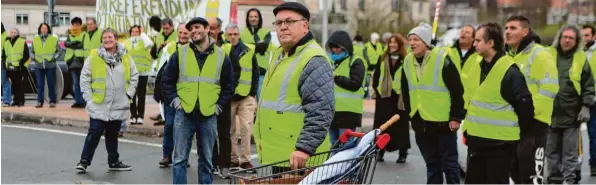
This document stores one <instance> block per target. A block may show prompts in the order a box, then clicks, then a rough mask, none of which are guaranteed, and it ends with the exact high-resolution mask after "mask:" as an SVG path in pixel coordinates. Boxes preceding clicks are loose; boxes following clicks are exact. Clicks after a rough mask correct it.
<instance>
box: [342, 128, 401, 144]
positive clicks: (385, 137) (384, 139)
mask: <svg viewBox="0 0 596 185" xmlns="http://www.w3.org/2000/svg"><path fill="white" fill-rule="evenodd" d="M362 136H364V133H362V132H354V131H352V130H351V129H346V131H344V133H342V134H341V136H339V141H340V142H341V143H343V144H345V143H347V142H348V141H349V140H350V138H351V137H362ZM390 140H391V136H389V134H381V135H378V136H377V137H376V144H377V147H379V148H380V149H385V146H386V145H387V143H389V141H390Z"/></svg>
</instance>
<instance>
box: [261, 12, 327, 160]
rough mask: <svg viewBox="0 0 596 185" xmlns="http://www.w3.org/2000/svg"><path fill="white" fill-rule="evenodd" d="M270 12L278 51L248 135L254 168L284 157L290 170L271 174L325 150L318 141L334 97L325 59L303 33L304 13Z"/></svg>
mask: <svg viewBox="0 0 596 185" xmlns="http://www.w3.org/2000/svg"><path fill="white" fill-rule="evenodd" d="M273 14H275V22H273V25H274V26H275V29H276V31H277V37H278V39H279V42H280V44H281V47H280V48H278V49H277V50H276V51H274V53H273V56H272V58H271V64H270V66H269V70H268V71H267V74H266V75H265V80H264V82H263V87H262V90H261V98H260V99H259V101H260V102H259V105H258V109H257V110H258V112H257V121H256V123H255V125H254V137H255V142H256V144H257V151H258V155H259V161H260V164H271V163H275V162H278V161H283V160H288V159H290V164H289V165H290V166H277V167H276V168H274V169H273V170H274V172H275V171H276V170H278V171H285V170H288V168H289V167H291V168H293V169H295V168H300V167H304V166H305V163H306V161H307V160H308V158H309V157H310V156H312V155H313V154H315V153H316V152H319V151H324V150H329V142H328V141H327V142H324V140H326V136H327V131H328V129H329V126H330V125H331V121H332V120H333V114H334V111H335V99H334V91H333V88H334V83H333V70H332V68H331V61H330V60H329V59H328V58H327V54H326V51H325V50H324V49H323V48H322V47H321V46H320V45H319V44H317V42H316V40H315V39H314V37H313V35H312V33H311V32H310V31H309V30H308V29H309V22H308V21H309V18H310V12H309V11H308V9H306V7H304V6H303V5H302V4H299V3H295V2H287V3H284V4H282V5H279V6H278V7H276V8H275V9H274V10H273ZM309 165H311V163H309Z"/></svg>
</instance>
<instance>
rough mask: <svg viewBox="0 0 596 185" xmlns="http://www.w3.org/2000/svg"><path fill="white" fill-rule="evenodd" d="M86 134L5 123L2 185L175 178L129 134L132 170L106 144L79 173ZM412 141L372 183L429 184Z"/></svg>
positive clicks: (125, 150) (155, 147)
mask: <svg viewBox="0 0 596 185" xmlns="http://www.w3.org/2000/svg"><path fill="white" fill-rule="evenodd" d="M85 134H86V131H85V130H83V129H78V128H69V127H57V126H49V125H20V124H19V125H13V124H7V123H2V136H1V139H2V141H1V144H2V149H4V150H2V168H3V169H5V170H3V171H2V176H1V177H2V181H1V183H45V184H47V183H50V184H57V183H68V184H74V183H96V184H104V183H109V184H131V183H134V184H169V183H171V182H172V177H171V170H170V169H169V168H159V167H158V166H157V161H158V160H159V159H161V147H160V145H161V144H160V143H161V141H160V138H149V137H141V136H131V135H128V136H127V137H126V138H125V139H121V140H120V143H119V152H120V156H121V160H122V161H124V162H125V163H126V164H129V165H132V166H133V170H132V171H129V172H108V171H107V164H106V162H107V161H106V160H107V154H106V150H105V146H104V144H100V145H99V147H98V149H97V152H96V154H95V158H94V161H93V165H92V166H90V167H89V168H88V172H87V173H86V174H77V173H76V172H75V170H74V167H75V165H76V163H77V162H78V160H79V156H80V153H81V149H82V145H83V140H84V135H85ZM412 135H413V134H412ZM584 135H585V133H584ZM586 137H587V136H586ZM412 139H413V138H412ZM412 141H414V140H412ZM101 143H103V142H101ZM412 145H413V147H414V148H413V149H412V150H411V151H410V156H409V157H408V162H407V163H406V164H396V163H394V161H395V160H396V159H397V155H396V154H395V153H388V154H386V156H385V159H386V161H385V162H384V163H378V165H377V169H376V175H375V179H374V180H373V183H375V184H384V183H391V184H412V183H416V184H421V183H425V176H426V175H425V165H424V161H423V159H422V157H421V156H420V152H419V151H418V149H417V147H416V146H415V142H412ZM253 151H254V150H253ZM460 156H465V148H464V147H463V146H462V147H461V148H460ZM460 158H461V159H462V160H463V159H464V158H463V157H460ZM191 159H192V161H193V162H192V163H191V165H192V167H191V168H190V169H189V171H188V177H189V183H196V182H197V179H196V178H197V176H196V174H197V172H196V160H197V158H196V155H191ZM256 162H257V161H256V160H253V163H255V164H256ZM583 169H584V175H583V176H584V180H583V181H582V183H590V184H594V183H596V178H593V179H590V178H589V176H588V173H587V172H588V171H587V169H588V165H587V164H584V166H583ZM215 179H216V183H227V181H224V180H222V179H220V178H215ZM586 179H588V180H589V181H588V180H586Z"/></svg>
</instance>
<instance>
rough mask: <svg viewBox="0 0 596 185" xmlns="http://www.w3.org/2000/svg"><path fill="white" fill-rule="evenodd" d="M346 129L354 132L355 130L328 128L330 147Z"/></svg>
mask: <svg viewBox="0 0 596 185" xmlns="http://www.w3.org/2000/svg"><path fill="white" fill-rule="evenodd" d="M347 129H351V130H352V131H356V128H330V129H329V141H331V146H333V144H335V142H337V140H338V139H339V136H341V134H343V133H344V131H346V130H347Z"/></svg>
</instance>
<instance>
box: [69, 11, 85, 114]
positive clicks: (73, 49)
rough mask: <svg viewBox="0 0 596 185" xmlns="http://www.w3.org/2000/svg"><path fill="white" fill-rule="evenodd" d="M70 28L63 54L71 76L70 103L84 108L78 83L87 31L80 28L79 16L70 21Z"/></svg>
mask: <svg viewBox="0 0 596 185" xmlns="http://www.w3.org/2000/svg"><path fill="white" fill-rule="evenodd" d="M70 24H71V28H70V29H69V30H68V38H67V39H66V42H64V46H65V47H66V53H65V54H64V60H65V61H66V64H67V65H68V71H69V72H70V73H71V76H72V82H73V83H72V85H73V89H74V99H75V103H74V104H72V106H70V107H72V108H85V104H86V102H85V100H84V99H83V93H82V92H81V86H80V84H79V82H80V79H81V69H83V64H84V61H85V48H84V42H85V37H86V35H87V33H86V32H85V31H83V30H81V25H82V24H83V21H82V20H81V18H79V17H75V18H73V19H72V20H71V21H70Z"/></svg>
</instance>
